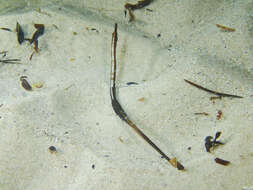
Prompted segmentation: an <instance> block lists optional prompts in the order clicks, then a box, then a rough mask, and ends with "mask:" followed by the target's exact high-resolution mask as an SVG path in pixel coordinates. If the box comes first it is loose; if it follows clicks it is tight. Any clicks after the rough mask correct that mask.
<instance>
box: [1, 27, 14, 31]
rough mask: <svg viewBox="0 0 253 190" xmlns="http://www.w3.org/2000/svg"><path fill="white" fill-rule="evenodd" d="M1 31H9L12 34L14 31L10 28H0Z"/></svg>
mask: <svg viewBox="0 0 253 190" xmlns="http://www.w3.org/2000/svg"><path fill="white" fill-rule="evenodd" d="M0 29H1V30H5V31H8V32H12V30H11V29H9V28H5V27H2V28H0Z"/></svg>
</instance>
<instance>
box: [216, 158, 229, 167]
mask: <svg viewBox="0 0 253 190" xmlns="http://www.w3.org/2000/svg"><path fill="white" fill-rule="evenodd" d="M214 161H215V162H216V163H217V164H221V165H223V166H227V165H229V164H230V161H227V160H223V159H221V158H215V159H214Z"/></svg>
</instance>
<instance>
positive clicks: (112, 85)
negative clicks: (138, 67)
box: [110, 23, 184, 170]
mask: <svg viewBox="0 0 253 190" xmlns="http://www.w3.org/2000/svg"><path fill="white" fill-rule="evenodd" d="M117 41H118V33H117V23H115V29H114V32H113V33H112V44H111V46H112V49H111V59H112V62H111V80H110V96H111V102H112V107H113V110H114V111H115V113H116V114H117V115H118V116H119V118H120V119H122V120H123V121H125V122H126V123H127V124H128V125H129V126H130V127H132V128H133V129H134V130H135V132H136V133H137V134H138V135H140V136H141V137H142V138H143V139H144V140H145V141H146V142H147V143H148V144H150V145H151V146H152V147H153V148H154V149H155V150H156V151H157V152H158V153H159V154H161V155H162V157H163V158H165V159H166V160H167V161H169V162H170V164H171V165H172V166H174V167H175V168H177V169H178V170H184V166H183V165H182V164H180V162H178V161H177V159H176V158H174V159H170V158H169V157H168V156H167V155H166V154H165V153H164V152H163V151H162V150H161V149H160V148H159V147H158V146H157V145H155V143H153V142H152V141H151V140H150V139H149V138H148V137H147V136H146V135H145V134H144V133H143V132H142V131H141V130H140V129H139V128H138V127H137V126H136V125H135V124H134V123H133V122H132V121H131V120H130V119H129V117H128V116H127V114H126V112H125V111H124V110H123V108H122V107H121V105H120V103H119V102H118V100H117V96H116V84H115V83H116V72H117V63H116V49H117Z"/></svg>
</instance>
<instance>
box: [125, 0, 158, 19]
mask: <svg viewBox="0 0 253 190" xmlns="http://www.w3.org/2000/svg"><path fill="white" fill-rule="evenodd" d="M152 1H153V0H141V1H138V2H137V3H136V4H130V3H126V4H125V9H126V10H128V13H129V16H130V19H129V22H132V21H134V20H135V16H134V13H133V11H134V10H136V9H141V8H143V7H146V6H148V5H149V4H150V3H151V2H152ZM126 10H125V16H126V14H127V11H126Z"/></svg>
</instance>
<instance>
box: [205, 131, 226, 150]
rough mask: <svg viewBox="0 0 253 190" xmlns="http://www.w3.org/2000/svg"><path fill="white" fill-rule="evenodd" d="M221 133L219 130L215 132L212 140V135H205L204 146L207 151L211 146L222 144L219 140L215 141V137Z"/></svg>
mask: <svg viewBox="0 0 253 190" xmlns="http://www.w3.org/2000/svg"><path fill="white" fill-rule="evenodd" d="M220 135H221V132H217V133H216V134H215V138H214V140H213V141H212V139H213V137H212V136H207V137H206V138H205V147H206V151H207V152H210V149H211V148H215V147H216V146H218V145H223V144H224V143H222V142H220V141H217V139H218V138H219V137H220Z"/></svg>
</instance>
